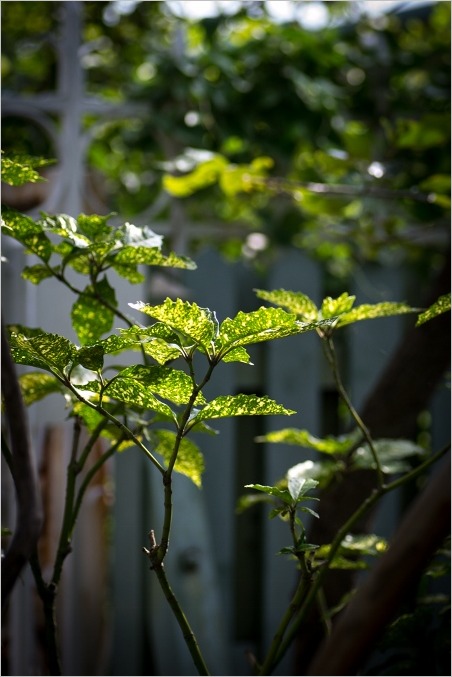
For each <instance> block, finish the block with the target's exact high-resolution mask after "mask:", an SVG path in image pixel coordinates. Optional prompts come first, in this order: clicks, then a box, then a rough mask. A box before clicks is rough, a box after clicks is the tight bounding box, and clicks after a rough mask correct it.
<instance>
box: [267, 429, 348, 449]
mask: <svg viewBox="0 0 452 677" xmlns="http://www.w3.org/2000/svg"><path fill="white" fill-rule="evenodd" d="M359 438H360V434H359V431H356V430H355V431H353V432H352V433H349V434H348V435H341V436H340V437H333V436H328V437H325V438H323V439H320V438H318V437H314V435H311V433H310V432H309V431H308V430H298V429H297V428H283V429H282V430H276V431H273V432H270V433H267V434H266V435H261V436H259V437H256V442H272V443H275V444H295V445H298V446H300V447H305V448H307V449H315V450H316V451H320V452H322V453H324V454H346V453H347V452H348V451H350V449H351V448H352V446H353V445H354V444H356V442H357V441H358V440H359Z"/></svg>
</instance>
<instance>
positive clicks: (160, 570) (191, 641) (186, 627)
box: [151, 560, 210, 675]
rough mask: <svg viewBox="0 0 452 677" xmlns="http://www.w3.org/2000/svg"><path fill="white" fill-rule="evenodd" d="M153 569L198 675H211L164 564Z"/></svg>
mask: <svg viewBox="0 0 452 677" xmlns="http://www.w3.org/2000/svg"><path fill="white" fill-rule="evenodd" d="M151 562H152V560H151ZM151 569H153V570H154V571H155V573H156V575H157V578H158V581H159V583H160V587H161V588H162V590H163V593H164V595H165V597H166V599H167V600H168V604H169V605H170V607H171V609H172V611H173V613H174V615H175V617H176V619H177V622H178V624H179V627H180V628H181V630H182V634H183V636H184V640H185V643H186V645H187V647H188V650H189V651H190V654H191V657H192V658H193V662H194V664H195V666H196V669H197V670H198V674H199V675H210V673H209V671H208V669H207V666H206V664H205V662H204V659H203V657H202V654H201V651H200V648H199V646H198V642H197V641H196V638H195V635H194V633H193V631H192V629H191V627H190V624H189V622H188V620H187V618H186V616H185V614H184V612H183V611H182V609H181V607H180V605H179V602H178V601H177V599H176V596H175V595H174V592H173V591H172V589H171V586H170V584H169V583H168V579H167V577H166V573H165V569H164V567H163V564H162V563H161V562H159V563H157V564H156V565H155V566H154V565H152V564H151Z"/></svg>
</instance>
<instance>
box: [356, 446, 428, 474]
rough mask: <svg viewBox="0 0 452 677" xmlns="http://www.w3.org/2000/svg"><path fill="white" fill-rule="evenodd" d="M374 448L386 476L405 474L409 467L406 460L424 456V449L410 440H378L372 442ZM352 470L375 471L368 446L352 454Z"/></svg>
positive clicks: (361, 447) (359, 448)
mask: <svg viewBox="0 0 452 677" xmlns="http://www.w3.org/2000/svg"><path fill="white" fill-rule="evenodd" d="M374 448H375V451H376V454H377V456H378V458H379V460H380V463H381V466H382V470H383V472H384V473H386V474H388V475H392V474H396V473H402V472H406V471H407V470H410V469H411V465H410V464H409V463H407V462H406V459H408V458H413V457H415V456H425V453H426V452H425V449H424V448H423V447H421V446H419V445H418V444H415V443H414V442H412V441H411V440H393V439H380V440H375V441H374ZM352 468H353V469H354V470H358V469H362V468H371V469H375V462H374V459H373V456H372V453H371V451H370V448H369V445H367V444H364V445H362V446H360V447H358V449H356V451H355V452H354V454H353V464H352Z"/></svg>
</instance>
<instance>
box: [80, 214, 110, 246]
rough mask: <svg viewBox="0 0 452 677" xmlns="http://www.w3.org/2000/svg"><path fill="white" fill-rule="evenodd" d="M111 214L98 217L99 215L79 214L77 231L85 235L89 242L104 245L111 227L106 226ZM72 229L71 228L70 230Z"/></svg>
mask: <svg viewBox="0 0 452 677" xmlns="http://www.w3.org/2000/svg"><path fill="white" fill-rule="evenodd" d="M110 217H111V214H107V215H106V216H105V215H102V216H100V215H99V214H88V215H87V214H79V215H78V216H77V226H76V228H77V231H78V232H79V233H80V234H82V235H85V236H86V237H87V238H88V241H90V242H97V241H99V242H101V243H105V242H106V240H108V237H107V236H108V235H110V234H111V232H112V227H111V226H109V225H108V219H109V218H110ZM71 229H72V228H71Z"/></svg>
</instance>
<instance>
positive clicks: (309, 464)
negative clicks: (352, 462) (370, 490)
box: [287, 459, 345, 487]
mask: <svg viewBox="0 0 452 677" xmlns="http://www.w3.org/2000/svg"><path fill="white" fill-rule="evenodd" d="M344 470H345V464H344V463H343V462H342V461H337V460H329V459H322V460H321V461H310V460H308V461H303V462H302V463H297V465H294V466H292V468H289V470H288V471H287V478H288V480H289V478H291V477H299V478H301V479H312V480H316V481H317V482H318V483H319V485H320V486H322V487H325V486H327V485H328V484H329V482H330V481H331V480H332V479H333V478H334V477H336V476H337V475H338V474H339V473H341V472H343V471H344Z"/></svg>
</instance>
